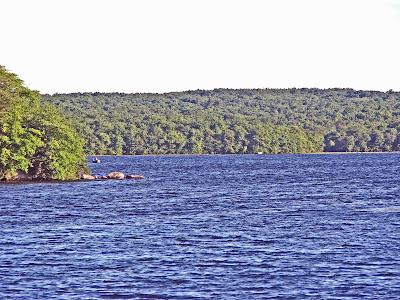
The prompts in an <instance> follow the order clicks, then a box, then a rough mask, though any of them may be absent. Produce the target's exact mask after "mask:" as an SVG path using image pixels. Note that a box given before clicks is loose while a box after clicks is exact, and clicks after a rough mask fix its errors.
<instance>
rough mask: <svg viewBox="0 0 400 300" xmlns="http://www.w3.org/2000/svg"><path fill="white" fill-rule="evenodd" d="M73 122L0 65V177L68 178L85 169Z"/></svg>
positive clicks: (73, 177)
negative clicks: (44, 102) (41, 100)
mask: <svg viewBox="0 0 400 300" xmlns="http://www.w3.org/2000/svg"><path fill="white" fill-rule="evenodd" d="M83 144H84V141H83V139H82V137H80V136H79V134H78V133H77V132H76V130H75V129H74V125H73V124H72V123H70V122H69V121H68V120H66V119H65V118H64V116H63V115H62V114H61V113H60V112H59V110H58V109H57V108H56V107H54V106H53V105H50V104H41V102H40V94H39V93H38V92H36V91H32V90H30V89H28V88H27V87H25V85H24V84H23V81H22V80H20V79H19V78H18V77H17V75H15V74H12V73H10V72H8V71H7V70H6V69H5V68H4V67H2V66H0V180H16V179H24V180H27V179H28V178H29V179H35V180H48V179H56V180H69V179H77V178H79V175H80V173H82V172H88V168H87V162H86V157H85V155H84V152H83Z"/></svg>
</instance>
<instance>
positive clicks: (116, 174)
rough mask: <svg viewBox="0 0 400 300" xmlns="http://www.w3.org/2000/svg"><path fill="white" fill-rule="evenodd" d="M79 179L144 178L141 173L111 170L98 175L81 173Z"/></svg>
mask: <svg viewBox="0 0 400 300" xmlns="http://www.w3.org/2000/svg"><path fill="white" fill-rule="evenodd" d="M80 179H81V180H102V179H116V180H122V179H144V176H143V175H139V174H131V175H125V174H124V173H122V172H111V173H108V174H107V175H103V176H99V175H89V174H82V175H81V176H80Z"/></svg>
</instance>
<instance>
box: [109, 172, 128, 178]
mask: <svg viewBox="0 0 400 300" xmlns="http://www.w3.org/2000/svg"><path fill="white" fill-rule="evenodd" d="M107 178H108V179H124V178H125V174H124V173H121V172H111V173H109V174H108V175H107Z"/></svg>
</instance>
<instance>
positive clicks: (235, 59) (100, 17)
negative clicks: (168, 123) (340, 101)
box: [0, 0, 400, 93]
mask: <svg viewBox="0 0 400 300" xmlns="http://www.w3.org/2000/svg"><path fill="white" fill-rule="evenodd" d="M0 11H1V14H0V28H1V29H0V30H1V34H0V64H1V65H4V66H6V68H7V69H9V70H11V71H13V72H15V73H17V74H18V75H19V76H20V77H21V78H22V79H23V80H25V82H26V84H27V85H28V86H29V87H31V88H33V89H37V90H39V91H41V92H43V93H54V92H76V91H80V92H84V91H102V92H110V91H117V92H164V91H178V90H188V89H213V88H288V87H320V88H329V87H352V88H355V89H372V90H383V91H386V90H388V89H394V90H400V0H241V1H235V0H108V1H106V0H57V1H55V0H35V1H32V0H25V1H23V0H0Z"/></svg>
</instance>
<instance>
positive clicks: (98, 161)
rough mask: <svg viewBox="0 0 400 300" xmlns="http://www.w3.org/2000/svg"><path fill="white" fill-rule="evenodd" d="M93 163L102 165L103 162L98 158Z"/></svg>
mask: <svg viewBox="0 0 400 300" xmlns="http://www.w3.org/2000/svg"><path fill="white" fill-rule="evenodd" d="M92 163H94V164H99V163H101V160H100V159H98V158H97V157H94V158H93V160H92Z"/></svg>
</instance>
